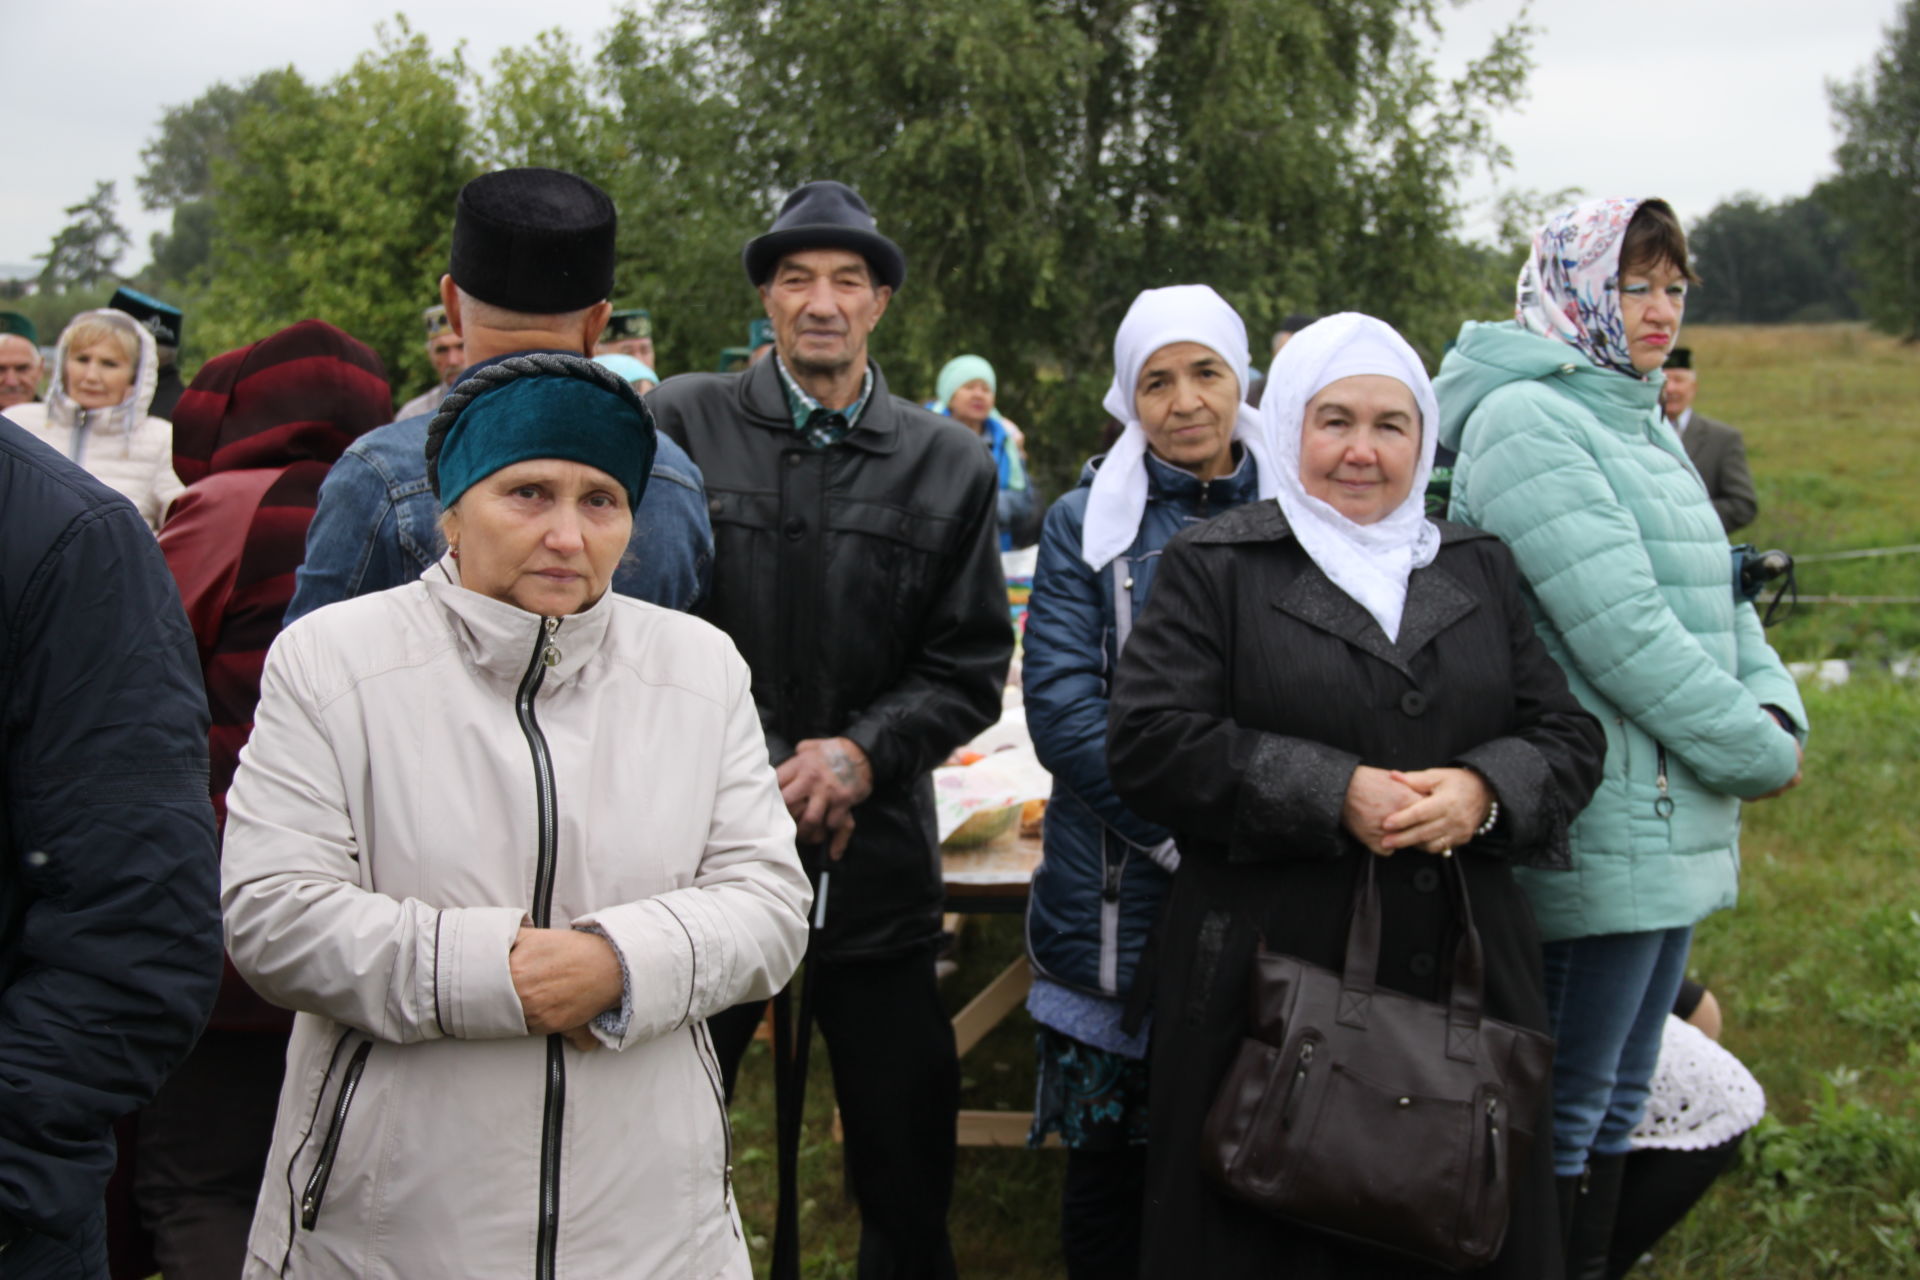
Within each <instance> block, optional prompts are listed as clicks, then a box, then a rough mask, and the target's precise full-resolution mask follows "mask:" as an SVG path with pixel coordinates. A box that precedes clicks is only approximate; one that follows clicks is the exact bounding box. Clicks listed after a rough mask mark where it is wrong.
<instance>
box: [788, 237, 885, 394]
mask: <svg viewBox="0 0 1920 1280" xmlns="http://www.w3.org/2000/svg"><path fill="white" fill-rule="evenodd" d="M760 297H761V299H762V301H764V303H765V304H766V308H767V318H768V319H769V320H771V321H773V332H774V345H775V346H776V347H778V348H779V350H780V356H781V358H782V359H783V360H785V361H786V362H787V367H788V368H790V369H792V370H793V371H794V372H795V373H800V374H807V373H826V374H837V373H839V372H841V371H842V370H844V369H847V368H849V367H851V366H853V365H855V364H859V365H863V366H864V365H865V364H866V360H867V335H868V334H870V333H872V332H873V327H874V326H875V325H877V324H879V323H880V317H881V316H882V315H884V314H885V313H886V310H887V302H888V300H889V299H891V298H892V297H893V290H891V289H889V288H888V287H887V286H885V285H883V284H875V283H874V282H873V273H872V270H871V269H870V268H869V267H868V266H867V260H866V259H865V258H863V257H861V256H860V255H859V254H857V253H851V252H849V251H847V250H845V249H806V250H802V251H801V252H799V253H790V254H788V255H787V256H786V257H784V258H782V259H780V264H779V265H778V266H776V267H775V268H774V269H773V275H772V277H771V278H770V279H769V280H768V281H767V283H765V284H763V285H761V286H760Z"/></svg>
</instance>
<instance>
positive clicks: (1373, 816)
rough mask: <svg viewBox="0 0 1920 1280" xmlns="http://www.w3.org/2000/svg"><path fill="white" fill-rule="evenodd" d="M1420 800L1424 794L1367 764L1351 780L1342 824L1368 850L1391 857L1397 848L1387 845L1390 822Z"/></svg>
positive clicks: (1342, 810) (1341, 817)
mask: <svg viewBox="0 0 1920 1280" xmlns="http://www.w3.org/2000/svg"><path fill="white" fill-rule="evenodd" d="M1420 798H1421V795H1420V792H1418V791H1415V790H1414V789H1413V788H1412V787H1410V786H1408V785H1407V784H1406V783H1405V782H1402V781H1396V780H1395V775H1394V774H1391V773H1389V772H1387V771H1386V770H1385V769H1375V768H1373V767H1371V766H1370V765H1364V764H1363V765H1360V766H1359V767H1358V768H1356V769H1354V771H1353V777H1351V778H1349V779H1348V780H1347V799H1346V803H1345V804H1343V805H1342V806H1341V808H1340V822H1341V825H1342V826H1344V827H1346V829H1347V830H1348V832H1349V833H1351V834H1352V836H1353V838H1354V839H1355V840H1358V841H1359V842H1360V843H1361V844H1363V845H1365V846H1367V848H1369V849H1371V850H1373V851H1374V852H1375V853H1378V854H1390V853H1392V852H1393V846H1392V845H1391V844H1389V843H1387V834H1388V830H1389V828H1388V827H1387V826H1386V821H1387V819H1388V818H1389V817H1391V816H1393V815H1394V814H1396V813H1402V812H1404V811H1405V810H1406V809H1407V808H1408V806H1410V805H1412V804H1415V803H1416V802H1418V801H1419V800H1420ZM1402 843H1404V841H1403V842H1402Z"/></svg>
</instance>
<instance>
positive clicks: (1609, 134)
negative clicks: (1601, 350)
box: [0, 0, 1898, 274]
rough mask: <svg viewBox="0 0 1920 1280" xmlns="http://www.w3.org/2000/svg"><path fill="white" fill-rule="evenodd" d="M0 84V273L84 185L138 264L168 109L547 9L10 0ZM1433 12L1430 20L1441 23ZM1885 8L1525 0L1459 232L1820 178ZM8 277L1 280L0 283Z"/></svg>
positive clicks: (1482, 22) (1486, 13)
mask: <svg viewBox="0 0 1920 1280" xmlns="http://www.w3.org/2000/svg"><path fill="white" fill-rule="evenodd" d="M6 7H7V11H8V12H7V19H6V26H5V31H6V36H5V38H6V45H7V49H8V52H9V57H8V59H7V64H8V65H7V75H6V83H7V87H8V89H9V91H10V92H9V97H10V98H11V100H12V101H13V102H14V104H15V107H16V109H15V112H14V113H13V117H12V118H13V121H14V123H13V124H12V125H11V126H9V127H8V128H6V129H3V130H0V166H3V168H0V172H5V173H7V174H8V175H10V177H9V181H8V182H7V183H6V184H5V185H4V187H3V188H0V268H5V267H21V266H27V265H28V264H30V263H32V261H33V258H34V256H35V255H37V254H40V253H43V252H45V250H46V248H47V244H48V241H49V240H51V239H52V237H53V235H54V233H55V232H57V231H58V230H59V229H60V227H61V226H62V225H63V224H64V222H65V218H64V216H63V214H62V212H61V211H62V209H64V208H65V207H66V206H68V205H72V204H76V203H78V202H80V201H82V200H84V199H86V198H87V197H88V196H89V195H90V194H91V193H92V191H93V186H94V183H96V182H98V181H100V180H102V179H113V180H116V181H117V182H118V183H119V194H120V209H121V216H122V220H123V221H124V222H125V223H126V224H127V226H128V228H129V229H130V230H131V231H132V232H133V236H134V249H133V251H132V252H131V253H130V254H129V255H128V256H127V258H126V259H125V260H124V261H123V262H122V264H121V265H122V268H123V269H124V270H131V269H133V268H134V267H136V266H138V265H139V264H140V263H143V262H144V261H145V260H146V257H147V249H146V246H147V237H148V235H149V234H150V233H151V232H153V231H156V230H162V229H164V227H165V225H166V219H165V216H164V215H160V214H149V213H146V212H145V211H144V210H141V209H140V208H139V203H138V199H137V195H136V193H135V191H134V188H133V176H134V174H135V173H137V172H138V171H139V168H140V148H141V146H142V145H143V144H144V143H145V142H146V141H147V140H148V139H149V138H150V137H151V136H152V134H153V131H154V126H155V124H156V122H157V121H158V120H159V118H160V115H161V113H162V111H163V110H165V108H167V107H168V106H172V105H176V104H180V103H185V102H189V101H191V100H193V99H194V98H196V97H198V96H199V95H200V93H201V92H202V91H203V90H205V89H206V87H207V86H208V85H210V84H212V83H214V82H216V81H221V80H226V81H238V80H244V79H246V78H248V77H250V76H252V75H254V74H256V73H258V72H260V71H264V70H266V69H268V68H270V67H277V66H285V65H288V64H291V65H292V66H294V67H295V68H296V69H297V70H298V71H300V73H301V74H302V75H304V76H306V77H307V78H308V79H309V80H316V81H324V80H326V79H329V78H331V77H332V76H334V75H337V74H338V73H339V72H341V71H343V70H344V69H345V68H346V67H347V66H348V65H349V64H350V63H351V62H352V61H353V59H354V57H355V56H356V55H358V54H359V53H361V52H362V51H364V50H366V49H368V48H369V47H371V46H372V44H373V43H374V26H375V24H376V23H378V22H381V21H383V20H385V19H387V18H388V17H389V16H390V15H391V14H392V12H393V11H394V10H395V9H396V8H401V9H404V11H405V12H406V14H407V15H408V18H409V20H410V21H411V22H412V23H413V25H414V27H415V29H417V30H419V31H423V32H425V33H426V34H427V35H428V36H429V37H430V38H431V39H432V41H433V44H434V47H435V48H436V49H442V50H444V49H446V48H449V47H451V46H452V45H453V44H454V43H455V42H456V41H461V40H464V41H465V42H466V44H467V55H468V59H469V61H470V62H471V63H479V64H485V63H487V62H490V61H491V59H492V57H493V55H494V54H495V53H496V52H497V51H498V50H499V49H501V48H502V47H504V46H507V45H510V44H517V43H521V42H524V41H526V40H528V39H529V38H531V37H532V36H533V35H534V34H535V33H536V32H538V31H540V30H541V29H543V28H546V27H550V26H553V25H555V22H556V17H555V12H556V8H557V6H549V5H538V4H527V3H524V2H522V0H514V2H512V3H504V2H502V0H457V2H456V0H330V2H329V3H326V4H301V5H263V4H261V3H259V0H173V2H172V3H169V4H150V3H149V4H140V5H133V4H128V3H125V2H124V0H119V2H116V3H105V2H103V0H7V5H6ZM1442 7H1443V8H1445V6H1444V5H1443V6H1442ZM1897 7H1898V0H1817V2H1815V3H1809V2H1808V0H1612V2H1611V3H1594V2H1593V0H1535V3H1534V4H1533V5H1532V22H1533V23H1534V25H1535V26H1537V27H1539V28H1540V32H1539V34H1538V35H1537V36H1536V38H1535V40H1534V45H1533V57H1534V71H1533V75H1532V78H1531V82H1530V83H1531V90H1530V94H1529V97H1528V99H1527V101H1526V102H1525V103H1524V104H1523V105H1522V107H1521V108H1520V109H1519V110H1517V111H1514V112H1510V113H1506V114H1504V115H1502V116H1501V117H1500V119H1499V122H1498V126H1497V128H1498V133H1499V136H1500V137H1501V138H1502V139H1503V140H1504V141H1505V142H1506V143H1507V145H1508V146H1509V147H1510V148H1511V149H1512V152H1513V159H1514V167H1513V169H1512V170H1510V171H1506V172H1504V173H1502V174H1500V175H1498V177H1497V178H1495V179H1491V180H1489V179H1487V178H1485V177H1481V178H1477V179H1476V180H1475V182H1474V184H1473V186H1472V187H1471V188H1470V189H1469V190H1468V191H1467V192H1465V193H1464V194H1466V195H1467V196H1469V197H1470V198H1472V199H1473V200H1474V201H1475V205H1476V209H1477V210H1478V211H1477V212H1475V213H1473V214H1470V216H1469V220H1468V230H1469V231H1470V232H1473V233H1475V234H1486V232H1487V230H1488V227H1489V224H1488V222H1487V219H1486V217H1485V214H1484V208H1485V200H1486V198H1487V197H1488V196H1489V195H1490V193H1491V192H1492V191H1493V189H1494V186H1495V184H1496V183H1497V184H1498V185H1499V186H1502V187H1519V188H1528V189H1532V190H1537V191H1554V190H1558V189H1561V188H1565V187H1580V188H1583V189H1584V190H1585V191H1587V192H1588V193H1589V194H1594V195H1598V194H1610V195H1635V194H1658V195H1664V196H1666V197H1667V198H1668V199H1670V200H1671V201H1672V202H1673V203H1674V205H1675V206H1676V207H1677V208H1678V209H1679V210H1680V212H1681V215H1682V216H1683V217H1685V218H1687V219H1689V220H1691V219H1694V218H1697V217H1699V216H1700V215H1702V214H1704V213H1705V212H1707V210H1709V209H1711V208H1712V207H1713V205H1714V204H1715V203H1716V202H1717V201H1719V200H1720V199H1722V198H1724V197H1726V196H1729V195H1732V194H1734V193H1736V192H1739V191H1754V192H1758V193H1759V194H1761V195H1763V196H1768V197H1771V198H1779V197H1782V196H1789V195H1798V194H1800V193H1803V192H1805V191H1806V190H1807V189H1808V188H1809V187H1810V186H1811V185H1812V184H1813V183H1814V182H1815V181H1817V180H1818V179H1819V178H1821V177H1823V176H1825V175H1826V174H1828V173H1830V172H1831V171H1832V152H1833V144H1834V134H1833V126H1832V120H1831V115H1830V113H1829V111H1828V109H1827V100H1826V92H1825V84H1826V81H1827V80H1828V79H1830V78H1833V77H1846V76H1850V75H1852V74H1853V73H1854V72H1855V71H1857V70H1859V69H1860V68H1862V67H1864V66H1866V65H1867V63H1868V62H1869V60H1870V59H1871V58H1872V56H1873V54H1874V52H1875V50H1876V49H1878V47H1879V46H1880V44H1881V42H1882V31H1883V28H1884V27H1885V26H1886V25H1887V24H1888V23H1889V22H1890V21H1891V20H1892V18H1893V16H1894V13H1895V10H1896V9H1897ZM614 8H615V6H614V5H613V4H612V3H611V2H610V0H585V2H579V3H575V4H572V5H569V6H567V8H566V10H565V12H566V14H567V16H566V17H565V18H564V19H562V20H560V24H561V25H563V26H564V27H565V28H566V29H567V30H568V31H569V32H570V33H572V34H573V35H574V37H575V38H576V40H578V41H579V42H580V43H582V44H584V45H586V46H588V47H591V46H592V45H593V44H594V43H595V42H596V40H597V37H598V34H599V33H600V32H601V31H603V30H604V29H605V28H606V27H607V26H608V25H609V23H610V22H611V18H612V14H613V12H614ZM1521 8H1522V5H1521V0H1469V2H1468V3H1466V4H1464V5H1462V6H1461V7H1460V8H1459V9H1458V10H1457V11H1449V13H1448V17H1447V21H1448V23H1449V26H1450V32H1449V38H1448V39H1447V41H1446V42H1445V44H1444V45H1443V47H1442V49H1441V62H1442V65H1443V66H1444V67H1456V66H1457V65H1458V64H1459V63H1460V62H1461V61H1462V60H1463V59H1464V58H1465V57H1466V56H1467V54H1468V52H1469V51H1476V50H1478V49H1480V48H1483V47H1484V46H1485V44H1486V41H1487V37H1488V34H1489V33H1490V32H1491V31H1493V30H1494V29H1496V28H1497V27H1499V26H1501V25H1503V24H1504V23H1506V22H1509V21H1511V20H1512V19H1513V18H1514V17H1515V16H1516V15H1517V14H1518V13H1519V12H1520V10H1521ZM7 274H12V272H10V271H9V272H7Z"/></svg>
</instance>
